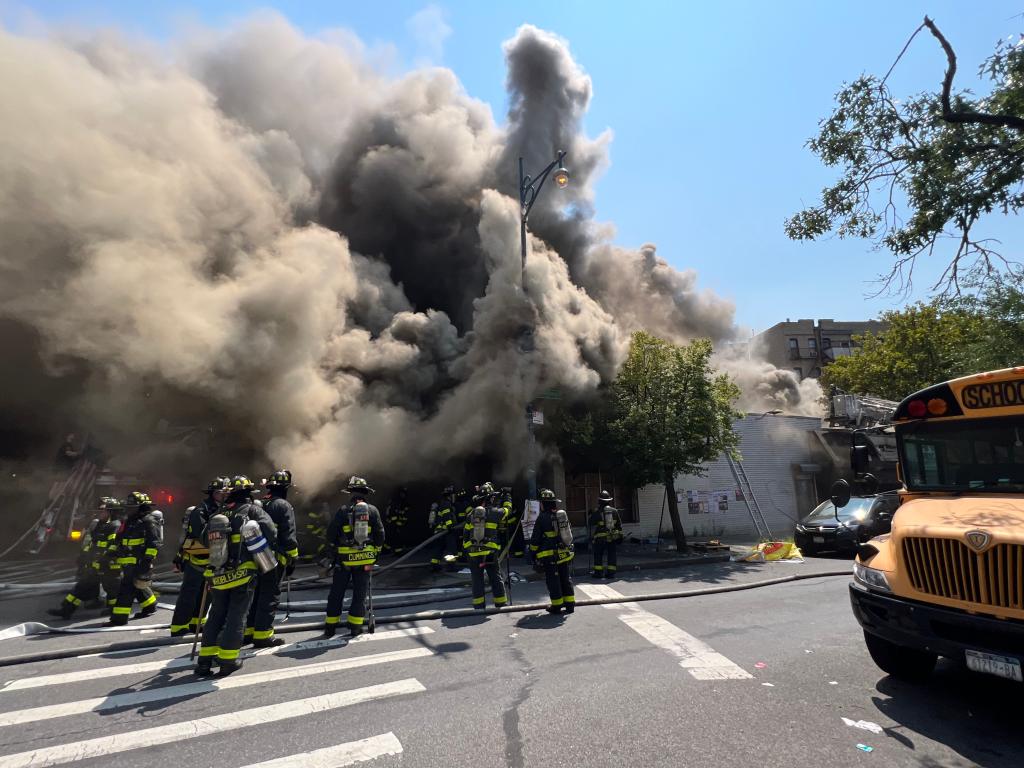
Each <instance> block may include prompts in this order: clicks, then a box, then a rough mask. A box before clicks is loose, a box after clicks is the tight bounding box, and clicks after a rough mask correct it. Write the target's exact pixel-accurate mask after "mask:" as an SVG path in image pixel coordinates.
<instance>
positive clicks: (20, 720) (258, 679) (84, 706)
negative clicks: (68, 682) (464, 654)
mask: <svg viewBox="0 0 1024 768" xmlns="http://www.w3.org/2000/svg"><path fill="white" fill-rule="evenodd" d="M433 654H434V652H433V651H432V650H430V649H429V648H410V649H408V650H404V651H388V652H386V653H376V654H372V655H369V656H356V657H354V658H347V659H338V660H336V661H325V662H319V663H316V664H304V665H302V666H297V667H285V668H283V669H274V670H269V671H266V672H251V673H248V674H246V673H239V674H238V676H235V677H225V678H220V679H212V680H201V681H199V682H195V683H182V684H180V685H169V686H166V687H162V688H153V689H149V690H142V691H135V692H133V693H124V694H115V695H112V696H104V697H100V698H93V699H81V700H79V701H70V702H66V703H64V704H50V705H47V706H44V707H31V708H28V709H21V710H18V711H16V712H6V713H4V714H2V715H0V727H8V726H12V725H22V724H25V723H35V722H38V721H40V720H52V719H55V718H58V717H68V716H70V715H81V714H84V713H86V712H106V711H109V710H112V709H120V708H122V707H135V706H138V705H140V704H151V703H152V702H154V701H166V700H169V699H179V698H184V697H187V696H196V695H199V694H203V693H210V692H211V691H223V690H228V689H233V688H242V687H246V686H250V685H261V684H263V683H272V682H275V681H278V680H294V679H295V678H297V677H308V676H310V675H319V674H322V673H327V672H338V671H341V670H344V669H355V668H356V667H366V666H371V665H375V664H387V663H389V662H392V661H404V660H407V659H415V658H420V657H423V656H432V655H433Z"/></svg>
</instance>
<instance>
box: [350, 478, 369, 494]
mask: <svg viewBox="0 0 1024 768" xmlns="http://www.w3.org/2000/svg"><path fill="white" fill-rule="evenodd" d="M345 492H346V493H363V494H366V493H373V488H371V487H370V485H369V483H367V482H366V480H365V478H362V477H356V476H355V475H352V477H350V478H349V479H348V485H346V486H345Z"/></svg>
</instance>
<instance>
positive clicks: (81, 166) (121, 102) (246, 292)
mask: <svg viewBox="0 0 1024 768" xmlns="http://www.w3.org/2000/svg"><path fill="white" fill-rule="evenodd" d="M174 50H175V54H174V55H172V56H165V55H161V54H160V53H159V52H157V53H154V52H153V50H152V49H150V48H144V47H142V46H140V45H136V44H133V43H132V42H130V41H125V40H123V39H118V38H115V37H112V36H111V35H109V34H103V35H96V36H94V37H91V38H89V39H87V40H84V41H83V40H74V41H69V40H63V39H60V38H56V37H54V38H31V37H24V36H18V35H15V34H11V33H8V32H6V31H0V103H3V104H4V105H5V119H4V121H3V123H2V124H0V242H2V243H3V246H2V251H0V319H2V321H3V322H2V323H0V334H3V337H4V338H0V341H2V342H3V343H4V344H5V348H7V347H10V346H11V344H10V342H11V341H12V340H13V338H14V337H17V338H18V339H19V340H23V339H25V338H30V337H31V338H32V339H34V340H35V341H34V342H33V343H32V344H30V345H28V346H30V347H31V349H32V350H34V351H33V352H32V353H31V354H29V353H26V354H24V355H22V356H21V358H19V369H18V371H17V373H16V376H14V377H9V379H8V381H6V382H5V384H4V387H5V391H4V394H5V402H7V403H17V404H18V408H19V409H20V410H22V411H25V410H32V409H40V410H47V409H49V408H50V403H52V402H53V400H54V397H55V387H56V389H57V391H58V392H59V397H58V398H57V399H59V400H60V403H61V407H62V408H65V409H66V410H67V411H69V412H71V413H74V414H75V415H76V416H77V417H78V418H79V419H80V420H81V421H86V422H88V423H89V424H91V425H94V427H95V428H96V429H97V430H98V431H99V432H100V433H101V434H103V435H105V436H106V439H107V440H108V441H110V442H114V443H116V444H118V445H121V446H127V445H130V444H131V440H132V436H133V435H137V434H143V435H145V434H147V429H149V427H150V426H151V425H153V424H155V423H157V422H158V421H159V420H161V419H163V420H166V421H169V422H171V423H172V424H176V423H202V424H205V425H208V426H209V428H210V429H211V430H213V432H214V433H216V434H218V435H226V436H228V437H230V439H231V441H232V443H233V445H234V446H235V447H236V449H237V450H236V453H235V455H237V456H238V457H250V458H251V457H254V456H259V455H261V454H262V455H263V456H265V458H266V459H268V460H273V461H274V462H278V463H283V464H286V465H289V466H291V467H292V468H293V469H294V470H295V471H296V472H297V473H299V474H300V475H301V476H302V477H303V478H304V485H305V486H306V487H307V488H310V487H313V486H315V485H317V484H318V483H323V482H327V481H328V480H330V479H332V478H333V477H335V476H337V475H338V474H339V473H348V472H361V473H367V474H372V473H377V472H382V473H387V474H389V475H392V476H402V477H405V478H407V479H415V478H420V477H428V476H433V475H436V474H437V473H441V472H445V471H450V470H452V468H453V467H456V466H458V464H459V462H461V461H462V460H464V459H465V458H466V457H471V456H479V455H487V456H489V457H491V458H492V459H493V460H495V461H496V462H498V468H499V472H501V474H503V475H504V476H509V475H510V474H512V473H514V472H516V471H517V470H518V469H519V468H520V467H521V466H522V461H523V455H522V450H523V445H524V443H525V439H524V437H525V424H524V420H523V419H522V408H523V404H524V402H526V401H527V400H528V399H529V398H530V397H531V396H532V395H533V394H534V393H536V392H537V391H538V390H539V389H542V388H545V387H549V386H554V385H559V386H561V387H562V388H563V390H565V391H566V392H567V393H568V395H569V396H572V395H573V394H579V395H584V394H586V393H587V392H590V391H593V389H594V388H595V387H596V386H597V385H598V384H599V383H600V382H601V381H607V380H609V379H610V378H611V377H613V376H614V374H615V371H616V369H617V366H618V365H619V363H620V362H621V360H622V357H623V355H624V354H625V351H626V344H627V342H628V334H629V332H630V331H631V330H633V329H634V328H639V327H644V328H648V329H650V330H652V331H653V332H655V333H659V334H662V335H666V336H669V337H671V338H673V339H677V340H684V339H688V338H692V337H694V336H698V335H701V336H711V337H712V338H714V339H718V340H721V339H727V338H730V337H731V336H732V335H733V334H734V333H735V329H734V326H733V319H732V318H733V306H732V305H731V304H730V303H729V302H727V301H724V300H722V299H720V298H718V297H716V296H714V295H712V294H709V293H707V292H701V291H699V290H697V289H696V287H695V282H696V276H695V275H694V274H693V273H692V272H678V271H676V270H674V269H673V268H671V267H670V266H669V265H668V264H667V263H666V262H664V261H663V260H661V259H660V258H658V257H657V256H656V255H655V251H654V247H653V246H644V247H643V248H641V249H640V250H639V251H631V250H627V249H623V248H620V247H617V246H614V245H611V244H610V243H609V242H608V237H609V235H608V232H607V230H605V229H603V228H602V227H600V226H599V225H597V224H595V222H594V221H593V204H592V203H593V182H594V179H595V177H596V175H597V174H598V173H599V172H600V170H601V169H602V168H603V167H604V166H605V165H606V164H607V157H608V144H609V137H608V136H607V135H605V136H601V137H599V138H598V139H596V140H591V139H589V138H587V137H586V136H585V135H584V134H583V132H582V130H581V121H582V118H583V116H584V115H585V113H586V110H587V107H588V104H589V101H590V94H591V83H590V80H589V78H588V77H587V76H586V75H585V74H584V73H583V72H582V71H581V70H580V68H579V67H578V66H577V64H576V63H575V62H574V61H573V59H572V58H571V56H570V54H569V51H568V47H567V45H566V44H565V43H564V42H563V41H561V40H559V39H558V38H556V37H554V36H552V35H550V34H548V33H545V32H542V31H540V30H537V29H535V28H533V27H528V26H527V27H523V28H522V29H520V30H519V31H518V32H517V34H516V35H515V37H514V38H513V39H512V40H510V41H509V42H508V43H507V44H506V49H505V52H506V57H507V60H508V72H509V74H508V88H509V92H510V104H511V110H510V114H509V118H508V124H507V126H506V127H505V129H502V128H500V127H499V126H498V125H496V124H495V121H494V120H493V118H492V116H491V113H490V110H489V108H488V107H487V106H486V105H484V104H482V103H480V102H478V101H475V100H474V99H472V98H470V97H469V96H467V95H466V94H465V92H464V91H463V90H462V88H461V86H460V84H459V82H458V81H457V80H456V78H455V77H454V75H453V74H452V73H451V72H450V71H448V70H444V69H437V68H433V69H424V70H420V71H415V72H412V73H410V74H408V75H405V76H403V77H400V78H397V79H394V78H388V77H385V76H383V75H382V74H380V73H378V72H375V71H374V70H373V68H372V67H370V66H369V65H368V64H367V62H366V60H365V58H364V56H363V54H362V53H361V51H360V50H359V46H358V44H357V43H356V42H354V41H353V40H352V39H351V38H349V37H337V38H336V39H333V40H327V39H310V38H307V37H305V36H303V35H301V34H300V33H298V32H297V31H296V30H294V29H293V28H291V27H290V26H289V25H288V24H287V23H286V22H285V21H284V20H282V19H280V18H278V17H276V16H272V15H262V16H259V17H256V18H254V19H252V20H250V21H249V22H247V23H245V24H243V25H242V26H240V27H238V28H235V29H233V30H230V31H228V32H226V33H224V34H216V35H214V34H210V35H206V36H201V37H199V38H198V39H194V40H189V41H185V42H184V43H182V44H181V45H179V46H177V47H175V49H174ZM560 148H562V149H566V150H567V151H568V152H569V157H570V158H571V166H572V170H573V185H572V186H571V187H570V189H569V190H568V196H565V195H562V196H560V197H559V199H557V200H556V196H555V195H553V194H549V195H546V196H545V198H544V199H542V201H541V202H540V203H538V205H537V207H536V208H535V210H534V214H533V216H532V220H531V227H532V230H533V232H534V233H535V237H532V238H531V255H530V262H529V271H528V275H527V280H528V288H529V295H530V297H531V298H532V301H527V300H526V299H525V298H524V297H523V295H522V293H521V291H519V289H518V283H519V270H520V262H519V248H518V237H519V231H518V209H517V204H516V202H515V201H514V200H513V199H512V198H513V197H514V194H515V189H514V186H515V184H514V172H515V165H514V163H515V159H516V158H517V157H518V156H519V154H525V157H526V158H527V160H528V163H529V166H530V168H538V167H542V166H543V165H544V164H545V163H546V162H547V161H548V159H549V158H551V157H553V156H554V153H555V152H556V150H558V149H560ZM567 204H568V210H570V211H571V213H568V214H566V213H564V212H563V211H564V210H565V209H566V207H567ZM626 272H628V273H629V274H630V275H631V276H632V277H631V279H629V280H624V279H622V275H623V274H624V273H626ZM531 324H532V325H535V327H536V332H535V334H534V339H533V341H532V343H531V344H530V345H528V346H524V341H523V335H522V330H523V328H524V327H526V326H529V325H531ZM24 346H26V345H25V344H21V345H20V347H24ZM20 347H19V348H20ZM778 376H779V373H778V372H776V371H774V370H773V369H771V370H765V371H763V372H753V373H751V374H750V376H749V377H748V378H750V379H751V381H750V383H749V384H748V389H749V390H750V391H751V392H759V387H761V386H768V387H769V389H768V390H766V392H765V394H766V396H767V399H768V401H770V400H771V397H773V396H774V395H773V393H774V392H776V391H777V390H779V389H782V390H786V389H787V388H791V385H792V383H793V382H786V381H777V382H775V383H774V384H772V383H771V381H772V379H774V378H777V377H778ZM783 378H785V376H783ZM54 382H58V383H59V385H58V384H54ZM798 404H799V403H798V402H796V401H794V402H793V403H792V404H791V405H792V406H793V407H796V406H797V405H798ZM517 424H518V425H523V426H521V427H520V428H519V429H516V428H515V425H517ZM140 455H144V454H140ZM228 458H230V457H226V459H225V460H227V459H228Z"/></svg>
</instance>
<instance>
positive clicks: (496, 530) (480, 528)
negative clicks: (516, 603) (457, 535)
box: [462, 483, 508, 611]
mask: <svg viewBox="0 0 1024 768" xmlns="http://www.w3.org/2000/svg"><path fill="white" fill-rule="evenodd" d="M475 501H476V502H477V503H476V505H475V506H474V507H473V508H472V509H471V510H470V512H469V514H468V515H466V522H465V524H464V525H463V530H462V551H463V552H464V553H465V555H466V559H467V560H468V561H469V573H470V577H471V579H472V581H473V607H474V608H475V609H477V610H479V611H482V610H484V609H485V608H486V607H487V597H486V594H487V590H486V589H485V587H484V573H485V572H486V573H487V578H488V580H490V582H491V594H492V595H494V605H495V607H501V606H503V605H506V604H507V603H508V598H507V597H506V596H505V584H504V582H503V581H502V580H501V571H500V567H499V565H500V564H499V562H498V560H499V558H500V556H501V533H500V528H501V525H502V520H503V518H504V516H505V510H504V509H503V508H502V507H500V506H498V495H497V493H496V492H495V490H494V487H493V486H492V485H491V484H490V483H484V484H483V485H481V486H480V489H479V492H478V494H477V496H476V499H475Z"/></svg>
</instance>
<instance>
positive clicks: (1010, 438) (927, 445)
mask: <svg viewBox="0 0 1024 768" xmlns="http://www.w3.org/2000/svg"><path fill="white" fill-rule="evenodd" d="M897 438H898V440H899V443H900V462H901V464H902V467H903V471H904V474H905V481H906V484H907V488H908V489H910V490H920V491H931V490H941V491H975V490H981V489H984V490H986V491H996V492H1011V493H1019V492H1020V491H1021V490H1022V489H1024V419H1022V418H1019V417H1018V418H1001V419H979V420H977V421H946V422H943V421H931V422H929V421H921V422H916V423H913V424H907V425H905V426H903V427H901V428H899V429H898V430H897Z"/></svg>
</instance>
